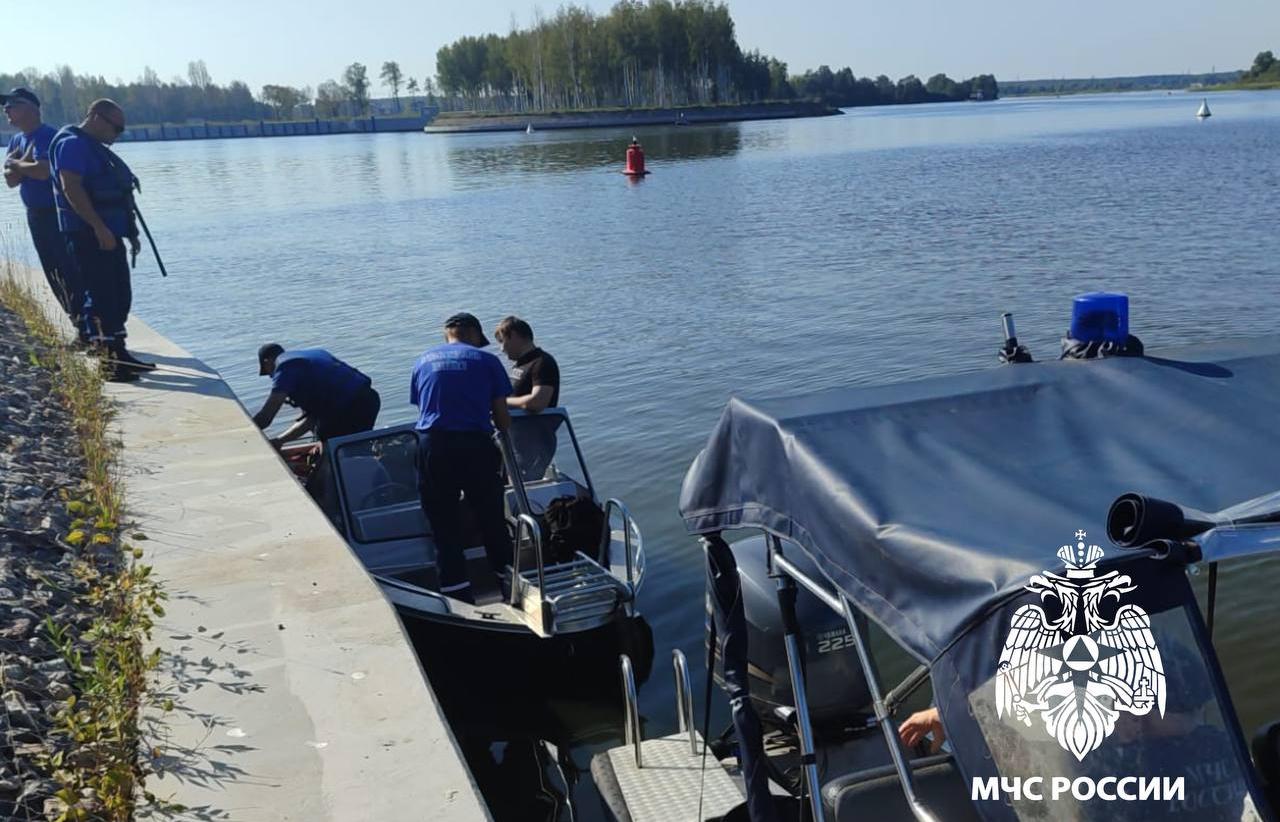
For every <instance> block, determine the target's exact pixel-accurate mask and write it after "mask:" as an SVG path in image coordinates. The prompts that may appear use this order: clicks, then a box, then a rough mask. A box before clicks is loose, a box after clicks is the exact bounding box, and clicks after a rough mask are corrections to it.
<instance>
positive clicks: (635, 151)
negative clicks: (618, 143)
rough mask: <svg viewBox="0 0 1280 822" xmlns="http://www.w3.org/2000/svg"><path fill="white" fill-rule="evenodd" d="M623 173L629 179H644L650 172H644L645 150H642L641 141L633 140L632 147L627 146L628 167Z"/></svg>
mask: <svg viewBox="0 0 1280 822" xmlns="http://www.w3.org/2000/svg"><path fill="white" fill-rule="evenodd" d="M622 173H623V174H625V175H627V176H628V177H643V176H644V175H646V174H648V173H649V172H647V171H645V170H644V149H642V148H640V141H639V140H637V139H636V138H634V137H632V138H631V145H629V146H627V167H626V168H624V169H623V170H622Z"/></svg>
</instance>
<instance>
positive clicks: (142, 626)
mask: <svg viewBox="0 0 1280 822" xmlns="http://www.w3.org/2000/svg"><path fill="white" fill-rule="evenodd" d="M3 266H4V271H3V276H0V303H2V304H3V305H5V306H6V307H8V308H9V310H11V311H13V312H14V313H15V314H17V315H18V317H19V318H20V319H21V320H22V321H23V323H24V324H25V326H26V330H27V334H28V338H29V341H30V345H31V348H30V354H29V360H30V361H31V362H32V363H33V364H36V365H38V366H39V367H41V368H45V369H48V370H49V371H50V372H51V374H52V376H53V383H54V386H55V389H56V391H57V395H58V397H59V399H60V400H61V401H62V403H63V404H64V405H65V406H66V408H67V410H68V411H69V412H70V414H71V418H72V422H73V425H74V428H75V433H76V438H77V441H78V442H79V444H80V448H81V451H82V456H83V459H84V465H85V484H84V486H83V487H82V488H81V489H80V490H79V491H78V492H76V493H74V494H65V495H64V501H65V504H66V507H67V511H68V513H69V514H70V515H71V517H73V519H72V521H71V523H70V526H69V528H68V533H67V534H66V536H65V538H64V541H65V542H66V544H67V545H68V546H69V549H70V550H71V551H72V552H73V554H72V566H71V570H72V573H73V575H74V576H75V578H76V580H77V582H78V583H79V584H78V585H77V587H76V592H75V593H76V597H77V604H78V606H79V607H80V608H81V609H82V610H84V611H86V612H89V613H92V614H93V619H92V623H91V624H90V626H89V627H88V628H87V629H86V630H84V631H83V632H80V633H77V632H76V629H75V628H74V627H73V626H70V625H61V624H58V623H56V622H54V621H53V620H51V619H46V621H45V624H44V630H45V635H46V636H47V638H48V639H49V640H50V641H51V642H52V643H53V644H54V645H55V646H56V647H57V648H58V649H59V651H60V652H61V654H62V656H63V658H64V659H65V660H66V661H67V663H68V665H69V666H70V669H71V671H72V676H73V683H72V685H73V688H72V690H73V691H74V694H73V695H72V696H70V697H68V698H67V700H66V703H65V705H64V706H63V707H62V709H61V710H59V711H58V714H57V717H56V720H55V727H54V735H55V739H54V748H55V751H54V753H52V754H51V755H50V756H49V757H48V759H47V761H46V762H45V765H46V767H47V768H48V769H49V770H50V771H51V772H52V773H53V775H54V778H55V779H56V780H57V781H58V783H59V785H60V789H59V790H58V792H57V797H58V799H59V800H60V801H61V815H60V816H56V817H53V818H54V819H56V820H59V822H72V821H74V822H82V821H87V820H106V822H127V820H130V819H132V818H133V814H134V810H135V806H136V805H137V803H138V802H139V800H140V799H141V800H143V801H149V802H152V803H153V804H154V805H155V806H156V808H157V809H160V810H165V809H168V810H175V809H176V808H175V807H174V806H165V805H164V803H162V802H159V801H157V800H155V797H153V796H151V795H150V794H148V793H146V791H145V789H144V787H143V782H144V780H145V777H146V776H147V774H148V773H149V771H148V766H147V764H146V761H145V760H144V759H142V758H140V757H139V746H140V743H141V733H140V730H139V716H140V713H141V711H142V710H143V708H144V707H147V706H148V705H149V704H150V703H149V702H148V694H147V683H148V679H149V678H150V677H151V675H152V673H153V672H154V671H155V669H156V667H157V666H158V664H159V660H160V657H159V650H158V649H157V650H155V651H153V652H152V653H150V654H147V653H146V652H145V651H144V650H143V647H144V643H145V642H146V641H147V640H149V639H150V637H151V631H152V628H153V627H154V620H155V619H156V618H157V617H160V616H163V615H164V607H163V604H162V603H163V601H164V599H165V594H164V591H163V590H162V589H161V586H160V585H159V584H158V583H157V582H156V581H155V580H154V579H153V578H152V577H151V568H150V567H149V566H147V565H144V564H142V563H141V562H140V561H139V560H140V559H141V557H142V551H141V550H138V549H135V548H134V547H132V546H131V545H129V544H128V543H126V542H125V541H124V538H123V531H122V521H123V516H124V513H125V508H124V491H123V486H122V482H121V478H120V471H119V460H118V457H119V450H120V444H119V443H118V442H117V441H116V440H114V439H113V438H112V436H111V430H110V424H111V419H112V413H113V409H112V404H111V402H110V399H109V398H108V397H107V396H106V395H105V393H104V391H103V379H102V374H101V373H100V371H99V370H98V368H97V365H96V363H94V362H93V361H92V360H90V359H89V358H87V357H85V356H84V355H81V354H78V353H76V352H75V351H73V350H71V349H70V348H69V347H68V346H67V345H66V343H65V342H64V341H63V339H62V337H61V335H60V334H59V333H58V329H57V328H56V327H55V326H54V325H53V323H52V322H51V321H50V319H49V317H48V315H47V314H46V313H45V312H44V310H43V308H42V306H41V305H40V303H39V301H38V300H37V299H36V298H35V297H34V296H33V295H32V294H31V293H30V292H29V291H28V290H26V289H25V287H24V286H23V285H22V284H20V283H19V281H18V280H17V278H16V276H15V270H14V267H13V263H12V262H9V261H6V262H5V263H4V264H3ZM86 649H88V650H86ZM162 707H165V708H169V707H171V706H168V705H165V706H162Z"/></svg>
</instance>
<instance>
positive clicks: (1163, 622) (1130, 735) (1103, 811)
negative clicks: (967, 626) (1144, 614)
mask: <svg viewBox="0 0 1280 822" xmlns="http://www.w3.org/2000/svg"><path fill="white" fill-rule="evenodd" d="M1170 605H1171V607H1168V608H1167V609H1165V610H1162V611H1158V612H1157V611H1150V619H1151V633H1150V635H1151V636H1152V637H1154V643H1155V645H1156V647H1157V649H1158V654H1159V656H1158V660H1159V662H1158V663H1157V664H1158V665H1159V666H1160V667H1163V677H1164V680H1163V683H1164V684H1163V690H1164V692H1165V693H1164V699H1165V704H1164V706H1163V707H1164V711H1163V715H1162V714H1161V710H1160V704H1159V691H1160V683H1159V682H1158V681H1152V679H1156V680H1158V679H1159V675H1158V674H1156V675H1152V674H1150V673H1149V672H1147V671H1146V670H1145V669H1143V668H1139V667H1138V666H1137V665H1136V664H1134V663H1132V662H1127V663H1126V662H1121V663H1120V664H1119V665H1115V666H1110V667H1108V666H1107V665H1104V664H1102V663H1099V662H1097V660H1098V659H1099V658H1106V657H1107V654H1113V655H1115V657H1114V658H1115V659H1120V660H1124V659H1127V658H1128V657H1126V656H1125V654H1124V652H1123V651H1115V650H1109V649H1108V646H1107V645H1106V644H1104V643H1103V642H1096V643H1090V642H1083V641H1078V640H1077V638H1075V637H1073V638H1072V639H1071V640H1068V641H1067V643H1066V645H1064V646H1063V648H1062V650H1061V652H1060V653H1057V654H1056V656H1054V654H1055V651H1054V650H1053V649H1051V648H1045V649H1044V651H1045V655H1046V656H1050V657H1053V659H1052V662H1051V664H1049V666H1048V668H1047V669H1046V671H1045V673H1046V675H1045V676H1044V677H1042V678H1040V682H1038V683H1035V684H1034V687H1032V686H1030V685H1028V686H1027V687H1018V686H1014V685H1013V684H1012V683H1013V680H1012V679H1011V678H1010V677H1011V676H1013V672H1011V671H1010V670H1009V668H1008V667H1007V666H1004V665H1003V664H1002V665H1001V666H1000V667H999V668H998V669H997V673H996V674H995V675H994V676H991V677H990V678H989V679H987V680H986V681H984V682H982V683H981V684H980V685H979V686H978V687H977V688H976V689H974V690H972V691H971V692H970V693H969V695H968V706H967V707H968V711H969V714H970V716H972V718H973V720H974V721H976V723H977V725H978V728H979V729H980V732H981V735H982V737H983V740H984V741H985V743H986V748H987V749H988V750H989V751H990V757H991V762H992V764H994V766H995V770H996V771H997V772H998V773H999V776H1000V778H1001V780H1004V781H1006V784H1008V785H1013V784H1020V785H1023V786H1025V785H1028V784H1031V785H1033V786H1034V787H1033V795H1032V796H1028V795H1027V794H1026V793H1025V792H1024V793H1023V794H1022V795H1021V796H1017V795H1011V793H1010V792H1006V791H1003V790H1002V792H1001V793H1000V795H999V799H1000V800H1001V801H1002V802H1004V803H1006V809H1005V813H993V814H984V815H989V816H994V817H1003V816H1005V815H1007V811H1008V810H1009V809H1011V810H1012V811H1013V812H1014V813H1015V814H1016V816H1017V818H1018V819H1034V820H1058V819H1061V820H1077V819H1104V818H1106V819H1113V818H1124V819H1134V820H1139V819H1142V820H1146V819H1151V820H1155V819H1160V820H1184V819H1185V820H1192V819H1194V820H1208V822H1215V821H1216V822H1240V821H1241V820H1255V819H1261V818H1262V817H1261V816H1260V814H1259V813H1258V810H1257V808H1256V807H1255V805H1254V800H1253V798H1252V796H1251V794H1250V784H1251V783H1250V776H1249V770H1248V768H1249V765H1248V759H1247V758H1246V757H1245V755H1244V752H1243V750H1242V747H1241V746H1240V744H1239V743H1238V732H1237V730H1236V727H1235V719H1234V716H1233V715H1232V714H1231V712H1230V708H1229V707H1224V704H1225V703H1224V702H1223V701H1222V699H1220V696H1219V686H1218V685H1217V684H1216V677H1215V675H1214V673H1213V671H1212V670H1211V668H1210V665H1209V664H1208V663H1206V660H1205V657H1204V654H1203V652H1202V650H1201V646H1200V643H1199V642H1198V641H1197V636H1196V631H1195V627H1194V626H1193V624H1192V622H1191V619H1192V618H1193V617H1192V615H1191V614H1189V611H1188V606H1187V605H1186V604H1185V602H1184V603H1171V604H1170ZM1191 607H1194V605H1192V606H1191ZM1104 609H1105V606H1104ZM1110 610H1112V611H1114V606H1113V607H1112V608H1111V609H1110ZM1024 613H1025V612H1024ZM1016 619H1017V617H1015V620H1016ZM1004 624H1005V625H1006V626H1008V625H1009V624H1010V623H1009V622H1008V621H1005V622H1004ZM1011 633H1013V631H1011ZM1073 642H1074V643H1075V644H1074V645H1073V644H1072V643H1073ZM1099 651H1101V653H1099ZM1035 653H1040V652H1039V651H1037V652H1035ZM1210 653H1211V652H1210ZM1005 659H1007V657H1004V656H1002V660H1005ZM1090 659H1092V660H1094V661H1093V662H1090ZM1126 665H1127V666H1128V667H1125V666H1126ZM988 670H989V669H988ZM1135 670H1136V671H1137V675H1134V673H1133V672H1134V671H1135ZM1002 678H1003V679H1004V682H1005V683H1006V687H1005V688H1004V689H1003V691H1004V694H1005V695H1003V696H1002V689H1001V688H999V687H998V681H999V680H1001V679H1002ZM1035 678H1036V677H1031V679H1035ZM1130 683H1132V685H1133V686H1134V687H1132V689H1130ZM1010 692H1012V693H1021V694H1022V696H1021V697H1020V700H1021V703H1022V705H1024V706H1027V707H1029V708H1030V709H1031V710H1029V711H1027V710H1021V711H1020V710H1019V709H1018V705H1017V703H1018V701H1019V699H1013V698H1009V697H1008V696H1007V694H1008V693H1010ZM1144 698H1145V703H1144ZM1001 699H1004V700H1005V704H1004V707H1003V709H1002V707H1001V706H1000V704H999V702H1000V700H1001ZM1144 704H1145V706H1148V707H1147V708H1146V710H1145V712H1143V706H1144ZM1135 706H1136V707H1137V709H1138V710H1137V711H1136V712H1135V711H1134V707H1135ZM1073 749H1074V751H1073ZM1079 751H1083V754H1082V755H1078V753H1077V752H1079ZM1035 777H1039V780H1038V782H1036V783H1028V780H1029V779H1032V778H1035ZM1055 779H1056V780H1057V782H1058V785H1059V786H1060V787H1061V790H1059V791H1058V794H1057V796H1056V797H1055V796H1054V782H1055ZM1152 779H1154V780H1156V781H1155V782H1154V783H1153V782H1149V781H1145V780H1152ZM1178 779H1182V780H1183V790H1182V792H1181V795H1180V796H1179V795H1176V792H1175V795H1173V796H1171V795H1170V793H1171V791H1172V790H1173V788H1174V782H1175V780H1178ZM1014 780H1016V782H1015V781H1014ZM1124 780H1128V781H1124ZM975 781H976V780H975ZM988 781H989V778H988ZM1166 783H1167V784H1168V785H1169V787H1170V789H1171V790H1168V791H1167V790H1165V785H1166ZM1068 785H1070V787H1068ZM1156 786H1158V787H1156ZM973 790H974V792H975V796H974V799H975V800H977V799H978V795H977V792H978V790H979V789H978V786H977V785H976V784H975V785H974V786H973ZM1091 791H1093V792H1096V793H1095V794H1094V795H1092V796H1090V795H1089V794H1090V792H1091ZM1036 794H1040V796H1039V798H1037V797H1036V796H1035V795H1036ZM1108 797H1110V799H1108ZM1131 797H1132V798H1131ZM983 798H984V799H988V800H989V799H991V798H993V797H991V796H990V794H987V795H986V796H984V797H983ZM980 804H982V803H980Z"/></svg>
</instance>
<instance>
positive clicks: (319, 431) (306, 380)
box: [253, 343, 382, 448]
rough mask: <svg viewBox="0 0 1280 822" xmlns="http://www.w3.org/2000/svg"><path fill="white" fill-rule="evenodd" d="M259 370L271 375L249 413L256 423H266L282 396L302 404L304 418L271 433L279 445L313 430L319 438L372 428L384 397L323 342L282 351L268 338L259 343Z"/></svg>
mask: <svg viewBox="0 0 1280 822" xmlns="http://www.w3.org/2000/svg"><path fill="white" fill-rule="evenodd" d="M258 373H259V374H260V375H261V376H264V377H266V376H269V377H271V393H270V394H269V395H268V396H267V401H266V402H265V403H263V405H262V410H260V411H259V412H258V413H257V414H254V415H253V421H254V422H255V423H256V424H257V426H258V427H259V428H266V427H267V426H268V425H270V424H271V421H272V420H274V419H275V418H276V414H277V413H278V412H279V411H280V406H281V405H283V404H284V403H286V402H287V403H289V404H290V405H294V406H297V407H298V408H301V409H302V413H303V417H302V419H300V420H298V421H297V422H295V423H294V424H293V425H291V426H289V427H288V428H287V429H285V431H284V433H282V434H280V435H279V436H278V437H273V438H272V439H271V444H272V445H274V446H276V447H277V448H279V447H280V446H281V445H283V444H284V443H286V442H289V441H290V440H295V439H297V438H298V437H301V436H302V435H303V434H305V433H307V432H308V431H312V430H314V431H315V432H316V437H317V438H318V439H319V440H320V441H321V442H323V441H324V440H328V439H332V438H333V437H345V436H347V435H348V434H359V433H360V432H362V431H370V430H372V429H373V424H374V423H375V422H377V420H378V411H379V410H380V409H381V408H382V398H381V397H379V396H378V392H377V391H374V390H373V381H372V380H370V379H369V378H368V377H366V376H365V375H364V374H362V373H361V372H359V371H357V370H356V369H355V368H352V367H351V366H349V365H347V364H346V363H345V362H343V361H342V360H340V359H338V358H337V357H335V356H333V355H332V354H330V353H329V352H328V351H325V350H324V349H323V348H307V349H302V350H299V351H288V352H286V351H285V350H284V347H283V346H282V345H280V344H279V343H267V344H266V345H264V346H262V347H261V348H259V349H258Z"/></svg>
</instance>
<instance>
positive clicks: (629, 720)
mask: <svg viewBox="0 0 1280 822" xmlns="http://www.w3.org/2000/svg"><path fill="white" fill-rule="evenodd" d="M618 667H619V669H620V672H621V675H622V699H623V717H622V735H623V739H624V741H625V742H626V744H628V745H630V746H632V748H634V749H635V756H636V767H637V768H643V767H644V757H643V755H642V754H641V751H640V741H641V739H640V700H639V699H638V698H637V697H636V675H635V673H634V672H633V671H632V669H631V657H629V656H627V655H626V654H621V655H620V656H619V657H618Z"/></svg>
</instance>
